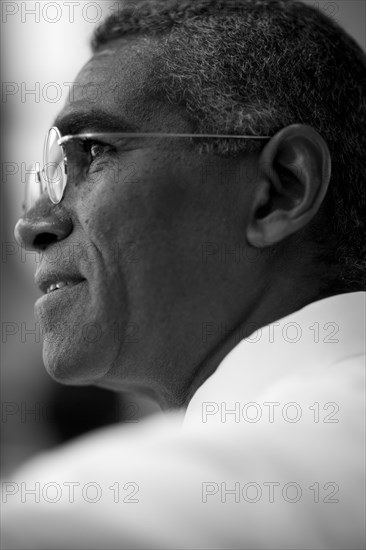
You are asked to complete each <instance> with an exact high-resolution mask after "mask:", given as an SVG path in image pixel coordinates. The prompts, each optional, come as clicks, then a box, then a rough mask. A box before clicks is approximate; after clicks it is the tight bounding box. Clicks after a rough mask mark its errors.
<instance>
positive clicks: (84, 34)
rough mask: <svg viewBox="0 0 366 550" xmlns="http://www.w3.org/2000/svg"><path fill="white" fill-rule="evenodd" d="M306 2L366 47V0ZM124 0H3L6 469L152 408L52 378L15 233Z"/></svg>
mask: <svg viewBox="0 0 366 550" xmlns="http://www.w3.org/2000/svg"><path fill="white" fill-rule="evenodd" d="M193 1H194V0H193ZM289 1H292V0H289ZM306 3H308V4H311V5H313V6H315V7H316V8H317V9H319V10H321V11H323V12H324V13H326V14H327V15H328V16H330V17H332V18H333V19H335V20H336V21H337V22H338V23H339V24H340V25H342V26H343V27H344V28H345V29H346V30H347V31H348V32H349V33H350V34H351V35H352V36H353V37H354V38H355V39H356V40H357V42H358V43H359V44H360V45H361V46H362V47H363V48H364V49H366V3H365V1H364V0H344V1H338V2H331V1H325V0H307V2H306ZM121 4H123V2H119V1H118V0H114V1H109V0H99V1H97V2H89V1H87V0H79V1H68V2H63V1H58V2H49V1H46V0H42V1H38V2H34V1H3V2H1V10H2V15H1V27H2V29H1V67H2V75H1V79H2V104H1V109H2V157H1V158H2V162H1V170H2V181H1V214H2V216H1V233H2V234H1V329H2V346H1V347H2V352H1V353H2V357H1V359H2V360H1V403H2V405H1V428H2V430H1V431H2V458H1V464H2V471H1V474H2V476H5V475H7V474H8V472H11V471H12V470H14V469H15V468H17V467H18V466H20V465H21V464H22V463H23V462H24V461H26V460H27V459H29V458H31V457H32V456H34V455H35V454H37V453H39V452H42V451H44V450H46V449H49V448H51V447H53V446H55V445H58V444H60V443H62V442H64V441H67V440H69V439H71V438H73V437H76V436H77V435H79V434H82V433H84V432H87V431H89V430H93V429H95V428H98V427H101V426H103V425H106V424H110V423H114V422H134V421H137V420H138V418H140V417H141V416H144V415H145V414H147V412H148V411H147V409H146V410H145V409H144V407H143V405H141V406H139V405H137V404H136V401H135V399H134V398H133V396H129V395H122V394H117V393H113V392H109V391H107V390H101V389H97V388H92V387H89V388H78V387H68V386H62V385H60V384H57V383H55V382H53V381H52V380H51V379H50V378H49V376H48V375H47V373H46V371H45V369H44V367H43V364H42V342H41V338H40V334H39V329H38V327H37V325H36V323H35V320H34V317H33V305H34V302H35V300H36V299H37V298H38V296H39V292H38V291H37V289H36V288H35V287H34V284H33V274H34V270H35V267H36V265H37V256H36V254H35V253H31V252H24V251H23V252H22V251H21V250H20V248H19V247H18V245H17V243H16V242H15V240H14V236H13V228H14V225H15V223H16V221H17V219H18V218H19V216H20V215H21V212H22V210H21V205H22V196H23V191H24V185H25V178H26V170H27V167H28V166H29V164H31V163H32V162H34V161H40V160H41V156H42V148H43V140H44V136H45V133H46V131H47V129H48V128H49V127H50V126H51V125H52V121H53V119H54V118H55V116H56V114H57V113H58V112H59V111H60V109H61V108H62V106H63V104H64V103H65V101H66V99H67V95H68V92H69V88H70V86H71V83H72V81H73V79H74V77H75V76H76V74H77V72H78V71H79V69H80V68H81V66H82V65H83V64H84V63H85V62H86V61H87V60H88V59H89V57H90V50H89V38H90V36H91V33H92V31H93V29H94V27H95V26H96V25H97V24H98V23H100V22H101V21H102V20H103V19H104V18H105V17H106V16H107V15H108V14H110V13H111V12H112V11H116V10H118V9H120V8H121ZM124 4H128V5H132V6H133V5H134V2H133V1H126V2H124ZM340 139H341V137H340Z"/></svg>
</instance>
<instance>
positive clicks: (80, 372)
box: [43, 340, 113, 386]
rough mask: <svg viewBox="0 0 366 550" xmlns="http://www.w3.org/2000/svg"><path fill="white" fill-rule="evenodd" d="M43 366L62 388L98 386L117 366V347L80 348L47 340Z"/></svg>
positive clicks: (63, 342) (95, 345)
mask: <svg viewBox="0 0 366 550" xmlns="http://www.w3.org/2000/svg"><path fill="white" fill-rule="evenodd" d="M43 363H44V366H45V368H46V371H47V373H48V374H49V375H50V377H51V378H52V379H53V380H55V381H56V382H59V383H60V384H66V385H78V386H79V385H96V384H97V383H98V380H99V379H100V378H103V377H104V376H105V375H106V374H107V373H108V370H109V368H110V366H111V364H112V363H113V347H111V346H108V345H107V343H105V344H104V343H102V342H96V343H90V344H87V345H85V343H84V344H83V345H80V344H79V345H77V344H75V343H70V342H68V341H62V342H58V341H52V342H50V341H47V340H45V341H44V343H43Z"/></svg>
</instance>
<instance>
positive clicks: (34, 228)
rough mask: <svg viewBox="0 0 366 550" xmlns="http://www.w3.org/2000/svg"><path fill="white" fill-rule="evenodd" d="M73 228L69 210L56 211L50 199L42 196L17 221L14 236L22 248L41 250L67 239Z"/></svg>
mask: <svg viewBox="0 0 366 550" xmlns="http://www.w3.org/2000/svg"><path fill="white" fill-rule="evenodd" d="M72 228H73V224H72V220H71V218H70V216H69V215H68V214H67V212H66V211H65V210H64V209H62V210H61V209H59V210H58V211H57V212H56V210H55V208H54V207H53V206H52V205H51V203H50V201H49V199H48V198H43V197H42V198H41V199H40V200H39V201H38V202H37V203H36V205H35V206H34V207H33V208H31V210H29V211H28V212H26V214H25V216H23V217H22V218H20V220H19V221H18V222H17V224H16V226H15V229H14V236H15V239H16V241H17V243H18V244H19V245H20V246H21V247H22V248H25V249H26V250H36V251H38V252H39V251H43V250H45V249H46V248H47V247H48V246H50V245H51V244H53V243H56V242H58V241H61V240H62V239H65V238H66V237H67V236H68V235H69V234H70V233H71V231H72Z"/></svg>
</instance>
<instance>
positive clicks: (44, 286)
mask: <svg viewBox="0 0 366 550" xmlns="http://www.w3.org/2000/svg"><path fill="white" fill-rule="evenodd" d="M84 281H86V279H85V278H84V277H80V276H79V275H75V276H74V275H61V274H57V273H54V274H50V273H48V274H46V273H43V274H37V275H36V277H35V282H36V285H37V286H38V288H39V290H40V291H41V292H42V293H43V294H53V293H54V292H60V291H62V290H67V289H70V288H71V287H73V286H76V285H78V284H80V283H82V282H84Z"/></svg>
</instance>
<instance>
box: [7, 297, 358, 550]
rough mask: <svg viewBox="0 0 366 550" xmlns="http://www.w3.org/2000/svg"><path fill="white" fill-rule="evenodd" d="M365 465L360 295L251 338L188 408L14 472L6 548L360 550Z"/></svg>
mask: <svg viewBox="0 0 366 550" xmlns="http://www.w3.org/2000/svg"><path fill="white" fill-rule="evenodd" d="M364 468H365V293H363V292H358V293H352V294H343V295H339V296H335V297H332V298H327V299H325V300H321V301H319V302H315V303H312V304H310V305H308V306H307V307H305V308H303V309H301V310H299V311H297V312H295V313H293V314H291V315H289V316H288V317H286V318H283V319H281V320H279V321H277V322H275V323H272V324H271V325H268V326H267V327H263V328H262V329H261V330H260V331H257V332H256V333H254V334H252V335H251V336H250V337H249V338H246V339H245V340H242V341H241V342H240V343H238V345H237V346H236V347H235V348H234V349H233V350H232V351H231V352H230V353H229V354H228V355H227V356H226V357H225V359H224V360H223V361H222V363H221V364H220V365H219V367H218V368H217V369H216V371H215V372H214V374H213V375H212V376H211V377H209V378H208V379H207V380H206V382H205V383H204V384H202V386H201V387H200V388H199V389H198V390H197V392H196V393H195V395H194V396H193V398H192V400H191V401H190V403H189V406H188V409H187V411H186V413H185V415H184V414H183V413H169V414H168V415H164V416H163V415H155V416H154V417H152V418H150V419H148V420H145V421H143V422H141V423H139V424H129V425H127V426H121V425H117V426H112V427H109V428H104V429H101V430H98V431H96V432H93V433H92V434H91V435H90V434H88V435H86V436H84V437H82V438H79V439H78V440H77V441H74V442H71V443H68V444H66V445H63V446H62V447H59V448H57V449H56V450H55V451H53V452H49V453H45V454H44V455H43V456H40V457H38V458H36V459H35V460H34V461H32V462H31V463H29V464H28V465H26V466H25V467H23V468H22V469H21V470H20V471H19V472H18V473H17V474H16V475H14V476H13V477H12V479H9V480H3V481H2V489H3V497H2V500H3V504H2V514H3V520H2V527H3V537H4V542H3V546H2V547H3V548H14V549H15V548H17V549H21V548H37V549H43V548H51V549H54V548H60V549H61V548H62V549H71V548H80V549H81V548H93V549H94V548H108V549H109V548H156V549H157V548H159V549H162V548H174V549H176V548H182V549H183V548H184V549H186V548H192V549H193V548H194V549H201V548H202V549H203V548H243V549H244V548H248V549H249V548H250V549H253V548H258V549H265V548H268V549H269V548H270V549H287V548H291V549H301V550H303V549H304V548H306V549H328V548H329V549H336V548H337V549H345V548H348V549H358V548H360V549H361V548H364V545H365V541H364V526H365V497H364V485H365V474H364V471H365V470H364ZM22 484H23V485H22ZM30 489H31V490H33V493H31V492H29V490H30ZM27 491H28V492H27ZM36 500H38V501H39V502H36Z"/></svg>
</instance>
